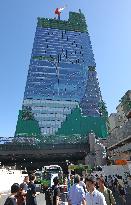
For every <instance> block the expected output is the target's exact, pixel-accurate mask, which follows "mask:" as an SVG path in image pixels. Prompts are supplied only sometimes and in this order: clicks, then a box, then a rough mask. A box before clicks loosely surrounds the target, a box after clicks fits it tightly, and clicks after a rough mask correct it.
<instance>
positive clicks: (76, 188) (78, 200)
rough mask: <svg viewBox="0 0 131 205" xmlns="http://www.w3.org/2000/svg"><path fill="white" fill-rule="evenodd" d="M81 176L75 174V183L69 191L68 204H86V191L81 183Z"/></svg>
mask: <svg viewBox="0 0 131 205" xmlns="http://www.w3.org/2000/svg"><path fill="white" fill-rule="evenodd" d="M79 183H80V176H79V175H75V176H74V185H73V186H72V187H71V188H70V191H69V192H68V205H81V204H83V205H86V201H85V192H84V189H83V187H82V186H80V185H79Z"/></svg>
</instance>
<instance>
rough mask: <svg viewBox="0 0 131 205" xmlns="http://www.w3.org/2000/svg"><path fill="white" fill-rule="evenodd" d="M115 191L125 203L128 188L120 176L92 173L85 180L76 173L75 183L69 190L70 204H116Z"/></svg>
mask: <svg viewBox="0 0 131 205" xmlns="http://www.w3.org/2000/svg"><path fill="white" fill-rule="evenodd" d="M115 192H117V194H119V196H120V197H121V199H122V200H121V201H122V204H123V205H125V204H126V197H125V195H126V190H125V187H124V183H123V180H122V178H121V177H120V176H117V175H115V176H113V177H111V176H108V177H107V176H105V177H104V176H102V175H101V176H98V175H95V176H93V175H90V176H88V177H85V182H84V181H83V180H81V178H80V176H79V175H75V176H74V185H73V186H71V187H70V190H69V191H68V205H81V204H83V205H96V204H98V205H115V204H116V200H115V197H114V193H115ZM115 196H116V195H115Z"/></svg>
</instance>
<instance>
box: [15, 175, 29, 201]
mask: <svg viewBox="0 0 131 205" xmlns="http://www.w3.org/2000/svg"><path fill="white" fill-rule="evenodd" d="M28 183H29V176H25V178H24V180H23V183H21V184H20V190H19V192H18V196H17V205H26V194H27V189H28Z"/></svg>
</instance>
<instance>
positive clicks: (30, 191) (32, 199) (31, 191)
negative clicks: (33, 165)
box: [26, 174, 37, 205]
mask: <svg viewBox="0 0 131 205" xmlns="http://www.w3.org/2000/svg"><path fill="white" fill-rule="evenodd" d="M35 179H36V177H35V175H34V174H31V175H29V183H28V188H27V194H26V205H37V201H36V185H35V184H34V181H35Z"/></svg>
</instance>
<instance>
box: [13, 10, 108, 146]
mask: <svg viewBox="0 0 131 205" xmlns="http://www.w3.org/2000/svg"><path fill="white" fill-rule="evenodd" d="M90 132H94V133H95V134H96V137H101V138H106V136H107V111H106V107H105V104H104V102H103V100H102V96H101V91H100V86H99V82H98V78H97V72H96V64H95V60H94V55H93V51H92V46H91V41H90V36H89V32H88V29H87V24H86V20H85V16H84V15H83V14H82V13H81V11H80V10H79V12H78V13H76V12H69V19H68V21H65V20H64V21H63V20H60V19H49V18H38V21H37V27H36V32H35V38H34V43H33V49H32V54H31V59H30V65H29V70H28V76H27V82H26V86H25V92H24V99H23V104H22V109H21V110H20V111H19V116H18V121H17V125H16V132H15V137H34V138H36V139H44V140H45V141H46V139H51V140H52V142H53V137H54V138H55V136H57V138H59V140H60V139H63V138H64V139H65V140H66V139H67V140H68V141H69V140H72V139H73V136H75V137H76V138H77V137H79V139H82V138H84V137H85V136H88V134H89V133H90Z"/></svg>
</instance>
